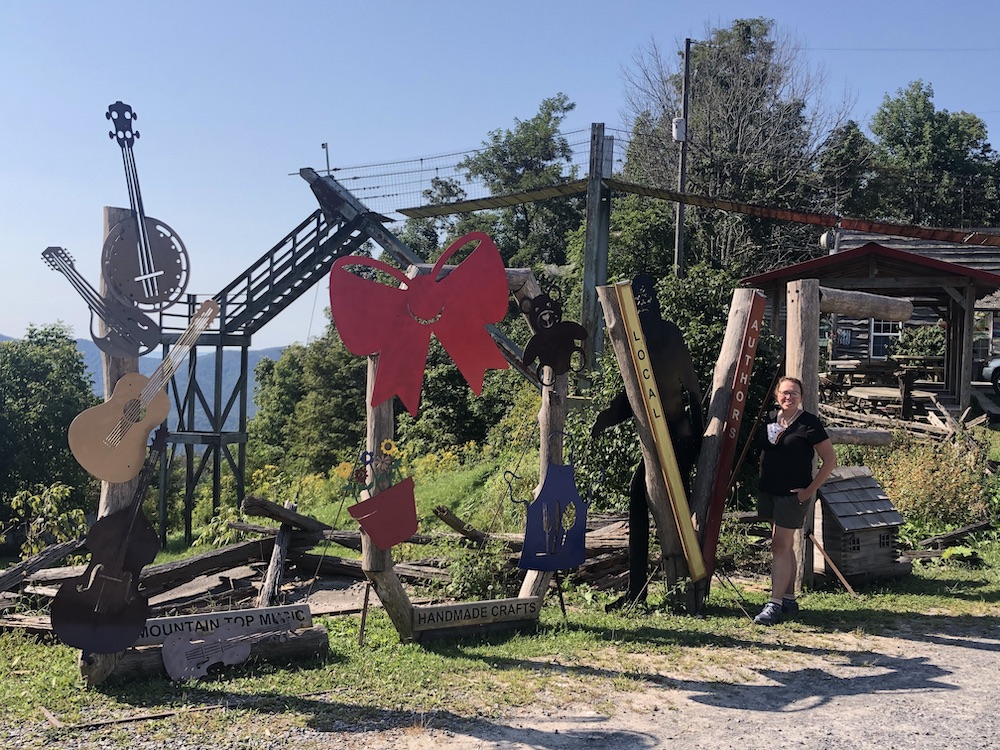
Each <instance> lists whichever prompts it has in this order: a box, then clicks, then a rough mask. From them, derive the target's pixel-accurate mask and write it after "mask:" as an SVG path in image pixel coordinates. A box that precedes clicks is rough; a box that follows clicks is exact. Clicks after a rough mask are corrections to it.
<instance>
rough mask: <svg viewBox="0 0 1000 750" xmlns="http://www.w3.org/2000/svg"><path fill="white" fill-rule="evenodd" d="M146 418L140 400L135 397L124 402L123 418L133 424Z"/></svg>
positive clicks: (144, 409) (144, 408)
mask: <svg viewBox="0 0 1000 750" xmlns="http://www.w3.org/2000/svg"><path fill="white" fill-rule="evenodd" d="M145 418H146V407H145V406H143V405H142V401H140V400H139V399H137V398H133V399H131V400H130V401H129V402H128V403H127V404H125V419H127V420H128V421H129V422H132V423H133V424H135V423H137V422H141V421H142V420H143V419H145Z"/></svg>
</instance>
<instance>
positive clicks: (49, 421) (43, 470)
mask: <svg viewBox="0 0 1000 750" xmlns="http://www.w3.org/2000/svg"><path fill="white" fill-rule="evenodd" d="M97 401H98V400H97V398H96V397H95V396H94V393H93V389H92V385H91V382H90V378H89V377H88V375H87V370H86V366H85V365H84V362H83V355H81V354H80V352H79V351H78V350H77V348H76V342H75V341H74V340H73V339H72V337H71V333H70V329H69V328H68V327H67V326H65V325H63V324H62V323H57V324H54V325H48V326H42V327H36V326H33V325H32V326H28V330H27V332H26V333H25V336H24V338H23V339H14V340H10V341H4V342H2V343H0V456H3V461H2V462H0V498H5V499H9V498H10V497H12V496H13V495H14V494H15V493H16V492H18V491H20V490H27V489H29V488H33V487H38V486H43V487H49V486H54V485H56V484H63V485H66V486H68V487H71V488H73V489H72V499H73V503H74V504H75V505H76V506H77V507H84V508H87V509H92V508H91V507H90V506H93V505H95V500H96V494H95V493H94V489H95V486H96V485H95V481H94V480H93V479H92V478H91V477H90V475H89V474H88V473H87V472H86V471H85V470H84V469H83V468H82V467H81V466H80V465H79V464H78V463H77V462H76V459H74V458H73V455H72V453H70V450H69V443H68V442H67V439H66V434H67V431H68V430H69V424H70V422H72V421H73V419H74V418H75V417H76V416H77V415H78V414H79V413H80V412H82V411H83V410H85V409H88V408H90V407H91V406H94V405H95V404H96V403H97ZM8 504H9V502H8V501H5V502H3V503H2V504H0V507H2V508H3V510H0V513H3V514H6V513H7V508H8ZM2 519H3V520H6V519H7V515H3V516H2Z"/></svg>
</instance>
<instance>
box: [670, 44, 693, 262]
mask: <svg viewBox="0 0 1000 750" xmlns="http://www.w3.org/2000/svg"><path fill="white" fill-rule="evenodd" d="M683 81H684V82H683V84H682V86H681V116H680V117H679V118H675V119H674V122H673V136H674V140H675V141H677V142H679V143H680V144H681V153H680V158H679V159H678V160H677V192H678V193H683V192H684V190H685V188H686V187H687V119H688V86H689V84H690V82H691V40H690V39H685V40H684V79H683ZM674 275H675V276H676V277H677V278H679V279H680V278H683V277H684V204H683V203H681V202H680V201H678V202H677V227H676V228H675V230H674Z"/></svg>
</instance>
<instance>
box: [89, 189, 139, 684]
mask: <svg viewBox="0 0 1000 750" xmlns="http://www.w3.org/2000/svg"><path fill="white" fill-rule="evenodd" d="M131 217H132V212H131V210H130V209H127V208H115V207H112V206H105V207H104V237H105V239H107V237H108V235H109V234H111V230H112V229H113V228H114V227H115V226H116V225H117V224H118V223H120V222H122V221H126V220H129V219H131ZM102 244H103V243H102ZM100 279H101V281H100V286H99V287H98V290H99V292H100V294H101V297H102V298H105V299H106V298H107V296H108V295H109V294H110V292H109V291H108V288H107V284H106V283H105V280H104V274H103V273H101V274H100ZM107 332H108V330H107V324H106V323H105V322H104V320H100V322H99V323H98V334H99V335H101V336H104V335H106V334H107ZM101 365H102V366H101V370H102V373H103V385H104V400H105V401H108V400H110V399H111V394H112V393H114V390H115V385H116V384H117V383H118V381H119V380H120V379H121V378H122V376H123V375H125V374H126V373H130V372H139V358H138V357H112V356H111V355H110V354H108V353H107V352H105V351H103V350H102V351H101ZM138 487H139V477H138V476H136V477H135V478H133V479H130V480H129V481H127V482H121V483H112V482H106V481H101V499H100V503H99V504H98V507H97V517H98V518H104V516H107V515H109V514H111V513H114V512H115V511H116V510H122V509H123V508H127V507H128V506H129V505H131V504H132V498H133V497H134V496H135V491H136V489H138ZM122 653H123V652H122ZM122 653H117V654H90V655H89V657H88V658H87V659H86V660H85V659H84V658H83V654H82V653H81V654H80V658H79V661H78V665H79V667H80V674H81V675H82V676H83V678H84V679H85V680H86V682H87V685H88V686H90V687H93V686H95V685H99V684H100V683H102V682H104V680H105V679H107V677H108V676H109V675H110V674H111V673H112V672H113V671H114V668H115V666H116V665H117V664H118V662H119V661H120V660H121V658H122Z"/></svg>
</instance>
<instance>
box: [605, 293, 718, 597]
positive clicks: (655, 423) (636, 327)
mask: <svg viewBox="0 0 1000 750" xmlns="http://www.w3.org/2000/svg"><path fill="white" fill-rule="evenodd" d="M614 290H615V296H616V297H617V298H618V307H619V309H620V310H621V313H622V323H623V324H624V326H625V333H626V336H627V338H628V343H629V349H630V351H631V353H632V365H633V367H634V368H635V374H636V376H637V377H638V379H639V388H640V390H641V391H642V401H643V404H644V405H645V407H646V417H647V418H648V419H649V426H650V429H651V430H652V433H653V443H654V444H655V447H656V455H657V457H658V458H659V460H660V468H661V470H662V472H663V482H664V484H666V486H667V493H668V494H669V495H670V509H671V511H673V514H674V522H675V523H676V524H677V533H678V536H680V540H681V548H682V549H683V550H684V559H685V560H686V561H687V566H688V572H689V573H690V574H691V580H692V581H700V580H701V579H702V578H704V577H705V575H706V570H705V560H704V558H703V557H702V554H701V547H700V546H699V545H698V535H697V533H696V532H695V529H694V524H693V523H692V522H691V509H690V507H689V506H688V502H687V496H686V495H685V494H684V482H683V480H682V479H681V472H680V469H679V468H678V467H677V456H676V455H675V454H674V444H673V443H672V442H671V441H670V429H669V427H668V426H667V419H666V417H665V416H664V413H663V408H662V402H661V401H660V392H659V390H658V389H657V387H656V378H655V377H654V376H653V371H652V368H651V367H650V364H649V349H648V348H647V346H646V337H645V335H644V334H643V331H642V324H641V323H640V322H639V311H638V309H637V308H636V306H635V295H634V294H633V293H632V285H631V283H628V282H626V283H622V284H615V286H614Z"/></svg>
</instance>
